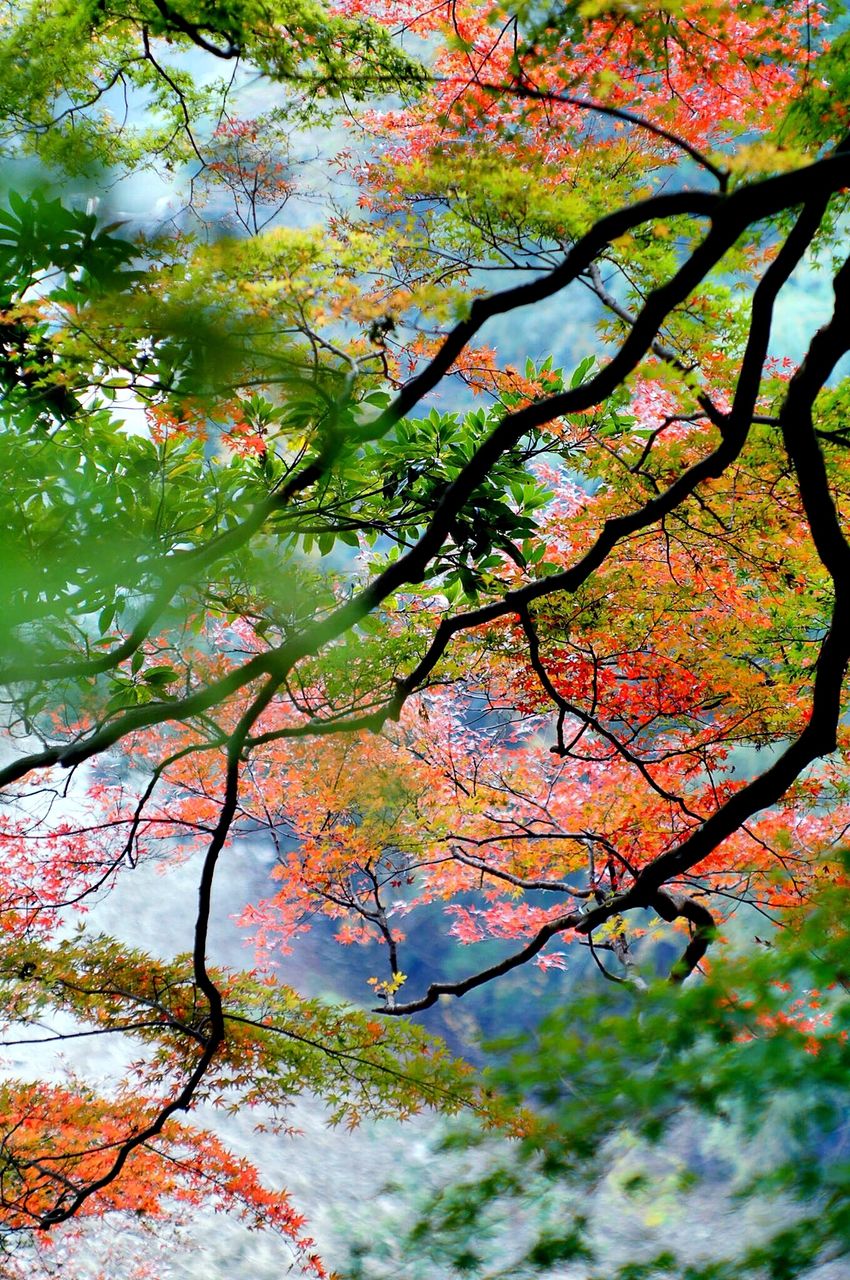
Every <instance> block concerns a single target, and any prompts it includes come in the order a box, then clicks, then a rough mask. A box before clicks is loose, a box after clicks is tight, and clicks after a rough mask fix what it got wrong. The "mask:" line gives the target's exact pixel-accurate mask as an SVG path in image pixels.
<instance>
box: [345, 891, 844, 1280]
mask: <svg viewBox="0 0 850 1280" xmlns="http://www.w3.org/2000/svg"><path fill="white" fill-rule="evenodd" d="M848 907H850V903H848V890H847V888H846V887H839V888H835V887H830V888H829V889H827V890H826V891H824V892H823V893H822V895H821V897H820V901H819V903H818V906H817V907H816V909H815V910H813V912H812V913H811V915H810V916H809V918H808V919H807V920H805V921H800V920H798V919H788V920H787V921H785V922H784V923H783V926H782V927H781V928H780V929H779V930H778V931H777V932H776V933H775V934H774V935H772V941H771V942H770V943H768V944H763V945H762V946H761V947H759V948H757V949H755V950H753V949H752V948H748V949H747V950H746V951H745V952H744V953H741V954H738V955H727V956H725V957H723V958H722V959H721V960H719V961H718V962H717V963H716V964H714V965H712V968H711V971H710V973H709V974H708V975H707V976H706V977H704V978H703V979H701V980H700V981H698V982H694V983H692V984H689V985H688V986H687V987H685V988H681V987H676V986H675V985H671V984H670V983H669V982H664V983H659V982H654V983H651V984H650V985H649V987H648V988H647V989H646V990H639V989H635V990H634V991H629V990H626V989H624V988H622V987H618V988H612V987H607V986H606V987H603V989H601V990H593V991H589V992H587V993H585V994H583V995H575V994H573V995H572V996H571V997H570V999H569V1000H568V1001H567V1003H566V1004H565V1005H564V1006H563V1007H562V1008H559V1009H558V1010H556V1011H555V1012H553V1013H550V1014H548V1015H547V1016H546V1018H545V1019H544V1020H543V1021H542V1023H541V1024H540V1026H539V1027H538V1028H537V1030H536V1031H535V1032H534V1033H533V1034H532V1035H531V1036H530V1037H527V1038H526V1037H516V1036H513V1037H505V1038H504V1039H502V1040H501V1041H499V1042H498V1043H497V1044H495V1045H493V1046H491V1048H492V1049H495V1050H497V1051H498V1053H499V1054H500V1055H502V1063H503V1065H501V1066H499V1067H496V1068H493V1069H491V1070H490V1071H489V1072H488V1073H487V1076H486V1083H487V1084H488V1085H489V1086H490V1087H493V1088H494V1089H496V1090H498V1091H500V1092H501V1093H502V1094H503V1095H505V1096H506V1097H507V1098H508V1099H512V1100H513V1101H514V1102H515V1103H517V1102H524V1101H527V1100H530V1101H532V1102H533V1104H534V1106H535V1110H536V1118H535V1119H534V1120H533V1121H532V1122H531V1124H530V1126H529V1129H528V1132H527V1135H526V1136H525V1137H524V1138H522V1139H521V1140H520V1141H519V1142H517V1143H515V1144H513V1145H512V1149H508V1148H506V1147H505V1146H504V1145H500V1146H494V1145H493V1144H492V1142H491V1141H490V1140H488V1139H486V1138H484V1137H483V1136H482V1134H481V1132H480V1131H477V1130H474V1129H470V1128H469V1127H468V1126H467V1127H466V1128H464V1129H461V1130H457V1131H456V1132H454V1133H453V1134H451V1133H450V1134H449V1135H447V1136H445V1137H444V1139H443V1150H444V1151H445V1152H446V1154H445V1156H443V1157H441V1160H444V1161H445V1163H444V1175H443V1176H442V1177H440V1176H438V1177H436V1178H431V1179H430V1180H429V1184H430V1186H431V1188H432V1190H431V1194H430V1195H429V1194H428V1193H427V1191H425V1190H423V1188H422V1186H421V1184H419V1185H416V1186H414V1185H411V1186H410V1187H408V1188H407V1190H406V1192H405V1193H404V1194H399V1191H397V1192H396V1201H395V1208H394V1210H393V1212H394V1213H395V1214H396V1215H402V1216H403V1217H405V1218H406V1219H407V1220H408V1221H409V1220H410V1214H411V1212H414V1213H418V1214H419V1219H418V1223H417V1225H415V1226H414V1227H413V1228H412V1229H410V1231H409V1235H408V1236H407V1242H406V1245H405V1247H404V1248H403V1249H401V1250H399V1249H398V1247H396V1248H395V1250H394V1259H395V1263H394V1265H396V1266H399V1265H405V1262H404V1260H406V1259H408V1258H411V1259H412V1258H416V1257H419V1256H420V1254H421V1252H422V1249H423V1246H424V1245H425V1244H426V1242H427V1249H426V1251H425V1255H427V1260H428V1261H427V1265H426V1263H425V1262H424V1261H423V1267H422V1272H421V1274H422V1275H423V1276H426V1275H427V1276H430V1275H432V1274H451V1275H461V1274H472V1275H474V1276H476V1277H483V1276H485V1275H486V1276H487V1277H493V1276H497V1275H498V1276H500V1277H501V1276H507V1275H510V1276H511V1277H517V1278H519V1277H532V1276H535V1275H552V1274H561V1272H560V1271H558V1269H557V1268H558V1265H559V1264H560V1263H561V1262H563V1261H573V1260H578V1259H581V1260H583V1266H584V1267H585V1269H583V1270H582V1273H581V1274H582V1275H587V1276H588V1278H589V1280H650V1277H651V1278H653V1280H656V1278H657V1280H660V1278H661V1277H665V1278H667V1280H737V1278H738V1277H741V1278H743V1277H750V1276H751V1277H753V1280H761V1277H769V1280H794V1278H796V1277H798V1276H804V1275H806V1274H807V1272H808V1271H809V1269H810V1268H812V1267H813V1266H815V1265H816V1264H817V1263H818V1262H819V1261H822V1260H825V1259H827V1260H831V1261H836V1260H839V1259H843V1260H845V1262H846V1259H847V1258H848V1257H850V1225H848V1224H850V1160H848V1158H847V1148H848V1142H850V1135H848V1130H847V1115H848V1111H850V995H849V994H848V984H847V971H846V956H847V947H848V944H850V932H848V920H850V913H849V912H848ZM453 1153H454V1154H453ZM464 1163H465V1164H466V1170H465V1171H464V1170H463V1164H464ZM446 1171H449V1175H450V1176H451V1174H453V1175H454V1178H455V1181H454V1182H452V1181H447V1180H446V1177H445V1173H446ZM671 1171H672V1172H671ZM464 1172H465V1176H463V1174H464ZM435 1182H436V1184H437V1185H436V1187H435V1186H434V1184H435ZM594 1188H595V1189H594ZM724 1199H726V1203H725V1205H724V1203H723V1201H724ZM718 1202H719V1203H718ZM553 1206H557V1210H556V1212H557V1214H559V1215H560V1221H561V1228H562V1229H561V1231H560V1232H558V1231H557V1230H555V1229H553V1223H552V1216H551V1215H552V1210H553ZM649 1210H651V1212H650V1214H649V1218H648V1222H649V1223H650V1224H653V1223H654V1224H657V1225H655V1226H651V1228H650V1230H649V1232H647V1230H646V1227H645V1226H641V1217H642V1215H644V1214H645V1213H646V1212H647V1211H649ZM755 1210H757V1211H758V1212H757V1214H756V1216H757V1218H758V1219H759V1221H760V1222H761V1224H762V1225H761V1226H760V1227H758V1228H755V1229H753V1228H752V1227H750V1228H747V1226H746V1221H747V1219H746V1215H747V1213H748V1212H751V1211H755ZM718 1212H723V1213H724V1214H726V1215H730V1216H729V1222H730V1228H729V1230H728V1231H727V1233H726V1235H725V1237H724V1238H723V1239H722V1240H721V1239H718V1238H716V1237H715V1238H714V1239H712V1240H711V1241H710V1245H709V1247H707V1248H706V1246H705V1245H703V1244H701V1245H700V1246H699V1248H697V1249H695V1248H693V1247H692V1246H691V1243H690V1241H689V1240H688V1239H687V1237H688V1232H687V1228H686V1224H687V1223H688V1222H689V1221H692V1222H693V1224H694V1227H695V1229H696V1228H699V1230H700V1231H701V1230H702V1228H703V1224H704V1222H705V1217H704V1215H706V1214H713V1213H718ZM666 1217H672V1220H673V1221H672V1223H671V1226H670V1228H669V1230H665V1229H664V1225H663V1224H664V1219H665V1218H666ZM612 1218H619V1219H620V1221H621V1222H623V1223H629V1222H631V1224H632V1225H631V1236H629V1234H628V1227H626V1228H625V1236H624V1238H621V1237H622V1234H623V1233H622V1232H620V1231H618V1232H617V1233H616V1237H615V1238H613V1239H612V1241H611V1242H610V1245H611V1246H612V1247H613V1253H612V1252H611V1248H610V1247H609V1242H608V1241H607V1240H606V1234H605V1227H604V1224H605V1223H606V1222H608V1221H609V1219H612ZM565 1219H566V1220H568V1221H570V1222H571V1225H570V1226H569V1228H568V1229H567V1230H563V1223H564V1220H565ZM506 1221H508V1222H513V1223H514V1224H515V1227H514V1230H513V1232H512V1234H511V1235H510V1236H508V1235H505V1233H504V1230H503V1227H502V1225H501V1224H503V1223H504V1222H506ZM683 1228H684V1232H683ZM683 1234H684V1237H685V1239H684V1240H681V1238H682V1236H683ZM378 1235H379V1237H380V1232H379V1233H378ZM694 1235H695V1237H696V1235H698V1232H697V1231H696V1230H695V1232H694ZM748 1236H749V1238H748ZM473 1238H474V1239H475V1240H477V1241H478V1242H479V1244H481V1245H482V1250H481V1251H480V1252H479V1256H478V1258H477V1259H476V1260H475V1261H474V1263H473V1261H472V1260H471V1259H470V1260H469V1264H470V1265H469V1266H468V1267H467V1266H466V1264H465V1263H464V1264H463V1265H461V1260H462V1257H463V1253H464V1250H465V1249H466V1248H467V1246H468V1243H469V1241H470V1239H473ZM680 1240H681V1242H679V1241H680ZM636 1241H640V1244H639V1245H636V1243H635V1242H636ZM485 1246H486V1247H485ZM624 1250H628V1251H630V1252H631V1256H630V1257H629V1258H628V1260H622V1253H623V1251H624ZM361 1252H362V1256H368V1250H366V1249H365V1246H361ZM618 1252H619V1253H620V1255H621V1260H620V1261H619V1262H616V1255H617V1253H618ZM636 1253H638V1254H640V1253H643V1254H644V1255H645V1256H644V1257H642V1258H641V1257H640V1256H635V1254H636ZM425 1255H423V1257H424V1256H425ZM380 1256H381V1249H380V1247H379V1248H378V1249H377V1251H376V1253H375V1260H376V1266H378V1268H379V1269H378V1270H376V1271H375V1273H374V1274H375V1275H376V1276H378V1275H380V1276H383V1275H384V1274H389V1273H385V1272H384V1270H382V1269H380ZM497 1259H498V1260H499V1261H501V1262H505V1260H506V1259H507V1262H505V1266H504V1269H503V1268H502V1266H496V1265H494V1264H495V1262H496V1260H497ZM441 1267H444V1268H445V1270H440V1268H441ZM451 1267H453V1268H454V1270H450V1269H449V1268H451ZM351 1274H352V1275H355V1274H358V1273H357V1272H352V1273H351ZM363 1274H370V1275H371V1274H372V1273H371V1272H368V1271H367V1272H364V1273H363ZM411 1274H412V1275H416V1276H418V1275H419V1274H420V1272H419V1270H418V1269H416V1268H414V1270H413V1271H412V1272H411Z"/></svg>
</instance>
